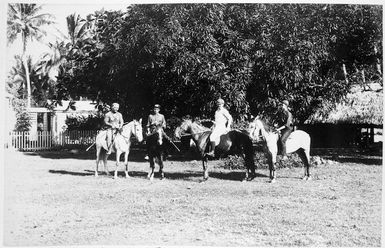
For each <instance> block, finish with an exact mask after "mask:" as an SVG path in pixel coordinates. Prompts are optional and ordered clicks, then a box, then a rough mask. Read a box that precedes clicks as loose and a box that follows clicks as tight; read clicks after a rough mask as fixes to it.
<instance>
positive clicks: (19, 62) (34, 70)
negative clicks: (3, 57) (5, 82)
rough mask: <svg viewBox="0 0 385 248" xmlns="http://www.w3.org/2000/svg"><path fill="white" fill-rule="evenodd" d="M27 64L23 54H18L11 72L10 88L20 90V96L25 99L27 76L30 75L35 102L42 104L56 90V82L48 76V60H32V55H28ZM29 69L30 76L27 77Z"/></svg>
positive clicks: (15, 90)
mask: <svg viewBox="0 0 385 248" xmlns="http://www.w3.org/2000/svg"><path fill="white" fill-rule="evenodd" d="M25 60H26V64H27V66H28V67H25V63H24V61H23V59H22V58H21V56H18V55H16V56H15V61H16V64H15V66H13V67H12V69H11V71H10V74H9V83H10V84H11V85H9V86H10V88H13V89H14V90H13V91H14V92H18V95H19V97H20V98H23V99H25V88H26V86H27V78H28V77H29V79H30V83H31V91H32V93H33V95H34V103H35V104H38V105H42V104H44V103H45V101H46V100H47V98H48V96H49V95H50V93H52V92H53V91H54V86H53V85H54V82H53V80H51V79H50V78H49V76H48V71H47V70H46V61H44V60H38V61H37V62H36V63H33V62H32V58H31V56H26V59H25ZM27 71H28V72H29V76H28V77H27Z"/></svg>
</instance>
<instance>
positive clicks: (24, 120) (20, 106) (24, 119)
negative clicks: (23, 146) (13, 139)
mask: <svg viewBox="0 0 385 248" xmlns="http://www.w3.org/2000/svg"><path fill="white" fill-rule="evenodd" d="M13 106H14V109H15V111H16V125H15V131H19V132H22V131H29V129H30V128H31V116H30V115H29V113H28V111H27V100H25V99H18V98H15V99H14V100H13Z"/></svg>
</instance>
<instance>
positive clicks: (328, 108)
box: [306, 88, 384, 125]
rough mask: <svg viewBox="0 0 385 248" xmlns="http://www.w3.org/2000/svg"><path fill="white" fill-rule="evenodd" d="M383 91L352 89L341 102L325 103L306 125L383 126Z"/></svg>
mask: <svg viewBox="0 0 385 248" xmlns="http://www.w3.org/2000/svg"><path fill="white" fill-rule="evenodd" d="M383 117H384V116H383V91H382V89H377V90H373V91H362V90H357V88H356V89H353V90H352V92H350V93H348V94H347V95H346V97H345V98H344V99H342V100H341V102H339V103H337V104H333V103H330V102H326V103H325V104H324V105H323V106H322V107H321V108H320V109H318V110H317V111H316V112H315V113H314V114H313V115H312V116H310V118H309V119H308V120H307V121H306V123H332V124H336V123H350V124H373V125H382V124H383V120H384V118H383Z"/></svg>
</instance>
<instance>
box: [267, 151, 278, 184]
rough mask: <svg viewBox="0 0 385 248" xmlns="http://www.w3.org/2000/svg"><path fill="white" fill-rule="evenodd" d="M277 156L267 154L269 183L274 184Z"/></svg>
mask: <svg viewBox="0 0 385 248" xmlns="http://www.w3.org/2000/svg"><path fill="white" fill-rule="evenodd" d="M276 160H277V156H276V155H275V154H269V158H268V161H269V170H270V183H275V180H276V175H275V163H276V162H277V161H276Z"/></svg>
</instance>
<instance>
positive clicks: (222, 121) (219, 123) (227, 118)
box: [215, 108, 233, 129]
mask: <svg viewBox="0 0 385 248" xmlns="http://www.w3.org/2000/svg"><path fill="white" fill-rule="evenodd" d="M227 122H228V123H229V126H228V128H230V125H231V123H232V122H233V118H232V117H231V115H230V113H229V111H227V109H225V108H220V109H218V110H217V111H215V128H220V129H222V128H226V123H227Z"/></svg>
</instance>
